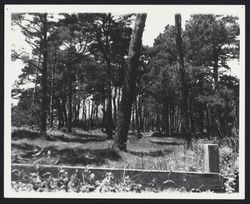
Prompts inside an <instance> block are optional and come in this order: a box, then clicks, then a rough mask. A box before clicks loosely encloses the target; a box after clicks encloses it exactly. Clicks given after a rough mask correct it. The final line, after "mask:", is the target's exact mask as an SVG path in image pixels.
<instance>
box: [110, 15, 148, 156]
mask: <svg viewBox="0 0 250 204" xmlns="http://www.w3.org/2000/svg"><path fill="white" fill-rule="evenodd" d="M146 17H147V14H138V15H137V17H136V20H135V26H134V30H133V33H132V36H131V40H130V45H129V54H128V67H125V70H124V81H123V86H122V100H121V107H120V110H119V115H118V124H117V132H116V138H115V141H114V146H115V147H118V148H119V149H120V150H125V151H126V142H127V136H128V129H129V123H130V118H131V108H132V103H133V101H134V97H135V89H136V77H137V72H138V67H139V58H140V53H141V52H140V51H141V46H142V34H143V30H144V27H145V21H146Z"/></svg>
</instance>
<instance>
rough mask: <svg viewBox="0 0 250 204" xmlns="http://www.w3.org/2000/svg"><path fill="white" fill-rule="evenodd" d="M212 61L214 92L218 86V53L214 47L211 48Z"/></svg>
mask: <svg viewBox="0 0 250 204" xmlns="http://www.w3.org/2000/svg"><path fill="white" fill-rule="evenodd" d="M213 60H214V65H213V77H214V90H215V91H216V90H217V85H218V76H219V75H218V68H219V66H218V62H219V59H218V53H217V49H216V47H213Z"/></svg>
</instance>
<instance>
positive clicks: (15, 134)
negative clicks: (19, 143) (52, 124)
mask: <svg viewBox="0 0 250 204" xmlns="http://www.w3.org/2000/svg"><path fill="white" fill-rule="evenodd" d="M40 137H41V134H40V133H39V132H36V131H31V130H27V129H15V130H13V131H12V133H11V139H13V140H19V139H24V138H27V139H30V140H34V139H38V138H40Z"/></svg>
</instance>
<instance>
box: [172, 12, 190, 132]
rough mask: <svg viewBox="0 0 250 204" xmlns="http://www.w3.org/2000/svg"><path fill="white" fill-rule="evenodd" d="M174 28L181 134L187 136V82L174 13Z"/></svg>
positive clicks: (179, 20) (178, 26) (179, 24)
mask: <svg viewBox="0 0 250 204" xmlns="http://www.w3.org/2000/svg"><path fill="white" fill-rule="evenodd" d="M175 28H176V47H177V61H178V66H179V70H180V83H181V89H180V99H181V123H180V125H181V127H180V131H181V134H185V135H187V136H188V134H189V125H188V124H189V121H188V105H187V96H188V94H187V93H188V90H187V83H186V76H185V68H184V54H183V47H182V37H181V15H180V14H176V15H175Z"/></svg>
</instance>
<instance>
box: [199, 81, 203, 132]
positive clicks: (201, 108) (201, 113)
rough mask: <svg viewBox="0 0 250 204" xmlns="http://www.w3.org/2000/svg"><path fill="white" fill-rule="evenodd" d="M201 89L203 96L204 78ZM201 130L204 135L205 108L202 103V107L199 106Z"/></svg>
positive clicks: (200, 85)
mask: <svg viewBox="0 0 250 204" xmlns="http://www.w3.org/2000/svg"><path fill="white" fill-rule="evenodd" d="M199 88H200V93H201V95H203V76H201V77H200V82H199ZM199 129H200V132H201V133H203V130H204V107H203V103H202V102H200V105H199Z"/></svg>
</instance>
